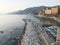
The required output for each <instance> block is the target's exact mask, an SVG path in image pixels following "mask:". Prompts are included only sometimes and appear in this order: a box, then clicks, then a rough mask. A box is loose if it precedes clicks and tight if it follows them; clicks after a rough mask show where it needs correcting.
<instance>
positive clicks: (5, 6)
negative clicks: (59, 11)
mask: <svg viewBox="0 0 60 45" xmlns="http://www.w3.org/2000/svg"><path fill="white" fill-rule="evenodd" d="M55 5H60V0H36V1H35V0H0V13H8V12H14V11H18V10H24V9H26V8H29V7H36V6H55Z"/></svg>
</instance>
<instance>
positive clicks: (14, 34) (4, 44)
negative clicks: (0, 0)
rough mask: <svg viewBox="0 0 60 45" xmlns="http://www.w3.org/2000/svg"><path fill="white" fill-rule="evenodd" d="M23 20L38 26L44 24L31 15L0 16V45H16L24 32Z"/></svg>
mask: <svg viewBox="0 0 60 45" xmlns="http://www.w3.org/2000/svg"><path fill="white" fill-rule="evenodd" d="M23 19H30V20H32V21H34V22H36V23H39V24H43V23H44V22H43V21H42V19H38V18H36V17H35V16H34V15H31V14H28V15H25V14H24V15H13V14H3V15H2V14H0V45H17V43H18V39H19V37H20V36H21V34H22V32H23V30H24V25H25V22H24V21H23Z"/></svg>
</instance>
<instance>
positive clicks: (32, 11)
mask: <svg viewBox="0 0 60 45" xmlns="http://www.w3.org/2000/svg"><path fill="white" fill-rule="evenodd" d="M45 8H46V7H45V6H39V7H30V8H27V9H25V10H19V11H16V12H12V13H10V14H36V13H37V12H39V11H41V10H42V9H45Z"/></svg>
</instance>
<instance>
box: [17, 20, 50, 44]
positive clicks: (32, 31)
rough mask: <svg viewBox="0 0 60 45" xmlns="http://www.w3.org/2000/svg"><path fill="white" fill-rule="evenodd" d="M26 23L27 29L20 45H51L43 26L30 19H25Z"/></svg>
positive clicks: (20, 40) (19, 42)
mask: <svg viewBox="0 0 60 45" xmlns="http://www.w3.org/2000/svg"><path fill="white" fill-rule="evenodd" d="M24 22H25V28H24V31H23V33H22V35H21V37H20V39H19V41H18V45H50V44H49V43H50V41H51V40H50V39H49V37H48V35H47V33H46V31H45V30H44V28H43V27H42V26H39V24H37V23H35V22H33V21H31V20H29V19H24ZM41 32H42V33H41Z"/></svg>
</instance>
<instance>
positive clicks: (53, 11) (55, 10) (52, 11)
mask: <svg viewBox="0 0 60 45" xmlns="http://www.w3.org/2000/svg"><path fill="white" fill-rule="evenodd" d="M39 14H46V15H57V14H60V6H53V7H49V8H46V9H44V11H43V10H42V11H40V12H39Z"/></svg>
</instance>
